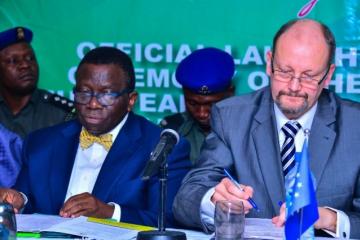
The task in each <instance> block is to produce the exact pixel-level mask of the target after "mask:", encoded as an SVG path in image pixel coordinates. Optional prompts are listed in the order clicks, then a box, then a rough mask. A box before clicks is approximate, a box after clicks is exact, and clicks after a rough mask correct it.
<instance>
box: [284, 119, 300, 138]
mask: <svg viewBox="0 0 360 240" xmlns="http://www.w3.org/2000/svg"><path fill="white" fill-rule="evenodd" d="M300 129H301V125H300V123H298V122H296V121H289V122H287V123H286V124H285V125H284V126H283V127H282V128H281V130H282V131H283V133H284V134H285V136H286V137H287V138H288V137H291V138H294V136H295V135H296V134H297V132H298V131H299V130H300Z"/></svg>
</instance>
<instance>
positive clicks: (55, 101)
mask: <svg viewBox="0 0 360 240" xmlns="http://www.w3.org/2000/svg"><path fill="white" fill-rule="evenodd" d="M41 97H42V99H43V101H45V102H48V103H50V104H52V105H54V106H56V107H58V108H61V109H63V110H64V111H65V112H72V111H73V110H74V102H73V101H71V100H69V99H67V98H66V97H63V96H60V95H58V94H56V93H49V92H43V93H42V96H41Z"/></svg>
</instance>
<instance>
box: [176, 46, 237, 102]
mask: <svg viewBox="0 0 360 240" xmlns="http://www.w3.org/2000/svg"><path fill="white" fill-rule="evenodd" d="M234 72H235V64H234V59H233V58H232V56H231V55H230V54H228V53H227V52H225V51H223V50H220V49H217V48H203V49H199V50H196V51H194V52H192V53H191V54H190V55H188V56H187V57H186V58H184V59H183V60H182V61H181V62H180V63H179V65H178V67H177V69H176V75H175V76H176V80H177V81H178V82H179V83H180V84H181V85H182V86H183V87H184V88H187V89H189V90H190V91H192V92H194V93H196V94H201V95H209V94H215V93H219V92H223V91H225V90H227V89H228V87H229V86H230V85H231V80H232V77H233V76H234Z"/></svg>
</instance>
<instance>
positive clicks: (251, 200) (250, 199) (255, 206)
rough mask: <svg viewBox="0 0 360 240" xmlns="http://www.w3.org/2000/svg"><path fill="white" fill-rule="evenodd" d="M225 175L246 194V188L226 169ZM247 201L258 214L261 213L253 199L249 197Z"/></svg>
mask: <svg viewBox="0 0 360 240" xmlns="http://www.w3.org/2000/svg"><path fill="white" fill-rule="evenodd" d="M224 173H225V175H226V176H227V177H228V178H229V179H230V181H231V182H232V183H233V184H234V185H235V186H236V187H237V188H239V189H240V190H241V191H243V192H245V190H244V188H243V187H241V186H240V184H239V183H238V182H237V181H236V180H235V179H234V178H233V177H232V176H231V175H230V173H229V172H228V171H227V170H226V169H225V168H224ZM247 200H248V202H249V203H250V204H251V206H252V207H253V208H254V209H255V210H256V211H258V212H259V211H260V209H259V208H258V206H257V205H256V203H255V201H254V200H253V199H252V198H251V197H249V198H248V199H247Z"/></svg>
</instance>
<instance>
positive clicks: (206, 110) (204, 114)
mask: <svg viewBox="0 0 360 240" xmlns="http://www.w3.org/2000/svg"><path fill="white" fill-rule="evenodd" d="M198 113H199V117H200V118H202V119H204V118H208V117H209V115H210V107H209V106H206V105H201V106H200V107H199V112H198Z"/></svg>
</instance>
